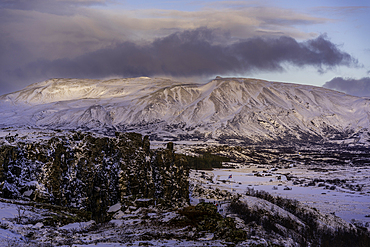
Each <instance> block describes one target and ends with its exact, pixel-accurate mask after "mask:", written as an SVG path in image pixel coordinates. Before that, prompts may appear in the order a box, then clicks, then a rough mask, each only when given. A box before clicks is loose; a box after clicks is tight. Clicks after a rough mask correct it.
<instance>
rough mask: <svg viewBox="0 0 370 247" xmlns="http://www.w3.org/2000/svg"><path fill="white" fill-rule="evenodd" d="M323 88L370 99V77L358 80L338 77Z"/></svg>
mask: <svg viewBox="0 0 370 247" xmlns="http://www.w3.org/2000/svg"><path fill="white" fill-rule="evenodd" d="M323 87H326V88H330V89H334V90H338V91H341V92H344V93H347V94H351V95H355V96H360V97H363V96H367V97H370V77H364V78H362V79H359V80H356V79H352V78H342V77H336V78H334V79H332V80H331V81H328V82H326V83H325V84H324V85H323Z"/></svg>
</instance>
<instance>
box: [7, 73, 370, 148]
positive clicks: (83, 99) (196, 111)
mask: <svg viewBox="0 0 370 247" xmlns="http://www.w3.org/2000/svg"><path fill="white" fill-rule="evenodd" d="M369 106H370V100H369V99H365V98H359V97H354V96H350V95H346V94H343V93H340V92H336V91H333V90H329V89H325V88H321V87H314V86H307V85H297V84H288V83H279V82H268V81H263V80H257V79H242V78H219V77H217V78H216V79H214V80H212V81H210V82H209V83H207V84H184V83H181V82H175V81H171V80H169V79H162V78H154V79H151V78H147V77H140V78H131V79H111V80H87V79H85V80H79V79H52V80H48V81H45V82H41V83H36V84H32V85H30V86H28V87H27V88H25V89H23V90H21V91H18V92H15V93H11V94H7V95H3V96H0V126H3V127H6V126H38V127H46V128H67V129H75V128H81V129H90V130H108V131H109V130H112V131H115V130H119V131H136V132H141V133H142V134H149V135H151V137H152V139H155V138H157V139H163V138H164V139H172V140H181V139H186V140H197V139H204V140H206V139H214V140H218V141H220V142H223V141H230V139H234V140H238V141H239V142H240V141H242V142H245V143H257V142H264V141H273V142H299V141H302V142H307V141H309V142H315V143H321V142H325V141H329V140H331V141H343V140H345V141H346V142H360V143H366V142H367V139H368V128H369V124H370V119H369V112H370V108H369Z"/></svg>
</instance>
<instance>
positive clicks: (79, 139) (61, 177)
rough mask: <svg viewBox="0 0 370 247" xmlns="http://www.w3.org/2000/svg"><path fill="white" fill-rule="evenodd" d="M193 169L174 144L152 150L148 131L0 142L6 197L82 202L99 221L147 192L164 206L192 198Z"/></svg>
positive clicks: (0, 171)
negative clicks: (110, 210)
mask: <svg viewBox="0 0 370 247" xmlns="http://www.w3.org/2000/svg"><path fill="white" fill-rule="evenodd" d="M188 174H189V171H188V168H187V166H186V164H185V162H184V160H183V158H182V157H181V156H178V155H176V154H175V153H174V151H173V150H172V149H158V150H150V143H149V139H148V137H144V138H143V137H142V136H141V135H140V134H136V133H116V136H115V137H96V136H93V135H91V134H86V133H81V132H76V133H71V134H70V135H66V136H59V137H53V138H51V139H50V140H48V141H47V142H38V143H23V142H14V143H12V146H9V145H4V146H1V147H0V182H1V186H0V193H1V196H2V197H5V198H15V199H17V198H21V199H30V200H34V201H38V202H46V203H53V204H56V205H61V206H67V207H77V208H81V209H83V210H85V211H89V212H91V213H92V217H93V218H94V219H95V220H98V221H103V220H104V217H105V212H106V210H107V208H108V207H109V206H110V205H113V204H115V203H117V202H121V203H122V204H124V205H127V206H129V205H135V201H136V200H137V199H145V198H146V199H152V200H153V201H154V203H155V204H157V205H162V206H170V207H176V206H183V205H185V204H187V203H188V201H189V193H188V187H189V184H188ZM138 201H140V200H138Z"/></svg>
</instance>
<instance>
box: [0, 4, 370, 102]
mask: <svg viewBox="0 0 370 247" xmlns="http://www.w3.org/2000/svg"><path fill="white" fill-rule="evenodd" d="M369 23H370V3H369V1H367V0H362V1H361V0H310V1H296V0H262V1H211V0H208V1H193V0H188V1H187V0H181V1H169V0H167V1H149V0H147V1H145V0H135V1H129V0H128V1H123V0H122V1H119V0H0V94H4V93H9V92H12V91H16V90H20V89H22V88H24V87H26V86H28V85H29V84H32V83H35V82H39V81H43V80H46V79H49V78H55V77H58V78H61V77H63V78H71V77H72V78H112V77H136V76H152V77H153V76H164V77H178V78H180V79H184V80H185V79H189V78H190V79H191V80H193V81H196V82H206V81H207V80H209V79H210V78H213V77H215V76H217V75H219V76H241V77H254V78H261V79H267V80H273V81H284V82H295V83H301V84H310V85H316V86H322V85H324V84H325V86H326V87H330V88H336V89H337V90H341V91H347V92H351V93H352V94H355V93H353V92H355V91H356V87H358V88H360V87H361V88H362V89H361V93H362V94H363V93H364V91H363V90H364V88H365V89H366V88H369V89H368V90H369V94H368V96H370V87H364V86H363V85H364V83H365V84H366V83H370V82H369V76H370V42H368V40H369V38H370V37H369V36H370V25H369ZM334 78H336V79H335V80H333V79H334ZM329 82H330V83H329ZM361 96H364V95H361ZM365 96H366V93H365Z"/></svg>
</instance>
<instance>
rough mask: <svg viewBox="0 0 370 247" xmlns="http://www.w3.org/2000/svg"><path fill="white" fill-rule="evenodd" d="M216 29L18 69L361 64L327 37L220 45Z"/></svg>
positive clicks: (166, 70)
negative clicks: (299, 40) (300, 40)
mask: <svg viewBox="0 0 370 247" xmlns="http://www.w3.org/2000/svg"><path fill="white" fill-rule="evenodd" d="M223 38H225V37H220V36H219V35H217V32H216V33H215V32H214V31H213V30H210V29H207V28H199V29H196V30H190V31H183V32H177V33H174V34H171V35H168V36H166V37H163V38H158V39H155V40H154V41H153V42H149V43H146V44H136V43H133V42H123V43H120V44H117V45H115V46H112V47H109V48H104V49H100V50H97V51H94V52H90V53H86V54H84V55H82V56H79V57H77V58H74V59H68V58H64V59H57V60H53V61H50V60H39V61H37V62H33V63H30V64H28V65H27V66H25V67H24V68H22V69H18V70H16V71H14V72H13V75H14V77H18V78H19V79H20V80H26V79H27V78H32V77H34V76H36V77H40V78H42V77H43V78H44V79H47V78H50V77H75V78H85V77H88V78H103V77H109V76H120V77H135V76H155V75H167V76H174V77H189V76H200V77H207V76H208V77H209V76H214V75H218V74H220V75H226V74H244V75H245V74H251V73H253V72H255V71H284V65H285V64H289V65H293V66H297V67H305V66H313V67H315V68H317V70H318V71H319V72H323V71H325V70H327V69H332V68H333V67H336V66H339V65H344V66H355V65H356V63H357V62H356V60H355V59H353V58H352V57H351V56H350V55H349V54H347V53H345V52H343V51H341V50H340V49H338V47H337V46H336V45H335V44H333V43H331V42H330V41H329V40H328V39H327V38H326V37H325V36H319V37H318V38H315V39H310V40H308V41H304V42H298V41H296V40H295V39H293V38H290V37H286V36H281V37H277V38H262V37H255V38H250V39H246V40H240V41H237V42H234V43H232V44H225V45H221V44H219V43H220V42H219V40H221V39H223Z"/></svg>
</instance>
